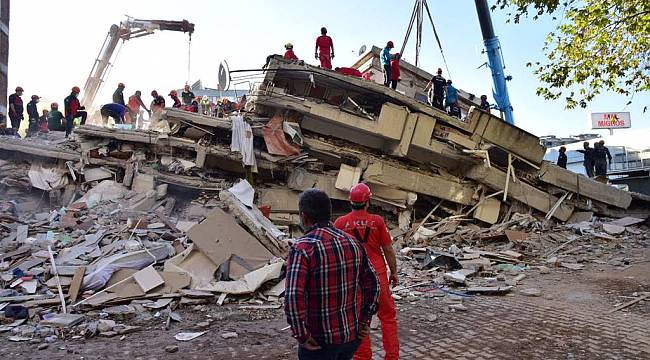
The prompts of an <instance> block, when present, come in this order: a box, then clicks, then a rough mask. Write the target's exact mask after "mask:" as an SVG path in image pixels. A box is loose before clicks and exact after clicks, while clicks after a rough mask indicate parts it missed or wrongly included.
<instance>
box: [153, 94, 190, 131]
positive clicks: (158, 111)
mask: <svg viewBox="0 0 650 360" xmlns="http://www.w3.org/2000/svg"><path fill="white" fill-rule="evenodd" d="M187 88H188V89H189V87H187ZM183 93H184V92H183ZM151 97H153V101H151V106H150V107H149V108H150V109H151V117H150V121H151V124H152V125H155V124H156V123H157V122H158V120H160V117H161V116H162V111H163V109H164V108H165V98H164V97H162V96H160V95H158V92H157V91H156V90H153V91H152V92H151Z"/></svg>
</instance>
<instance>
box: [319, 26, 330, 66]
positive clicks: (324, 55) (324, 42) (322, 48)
mask: <svg viewBox="0 0 650 360" xmlns="http://www.w3.org/2000/svg"><path fill="white" fill-rule="evenodd" d="M320 34H321V35H320V36H319V37H318V38H316V48H315V50H314V56H315V57H316V59H318V60H320V67H322V68H323V69H331V68H332V59H334V42H332V38H331V37H329V36H327V29H326V28H324V27H322V28H320Z"/></svg>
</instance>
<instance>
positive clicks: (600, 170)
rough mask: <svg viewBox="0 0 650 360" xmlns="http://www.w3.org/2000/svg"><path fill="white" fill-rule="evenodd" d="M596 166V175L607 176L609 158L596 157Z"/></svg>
mask: <svg viewBox="0 0 650 360" xmlns="http://www.w3.org/2000/svg"><path fill="white" fill-rule="evenodd" d="M594 167H595V168H596V176H607V160H606V159H595V160H594Z"/></svg>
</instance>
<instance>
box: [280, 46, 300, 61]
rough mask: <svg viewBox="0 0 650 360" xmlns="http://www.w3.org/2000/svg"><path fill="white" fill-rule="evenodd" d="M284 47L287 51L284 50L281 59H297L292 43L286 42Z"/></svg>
mask: <svg viewBox="0 0 650 360" xmlns="http://www.w3.org/2000/svg"><path fill="white" fill-rule="evenodd" d="M284 49H285V50H287V51H285V52H284V56H283V57H282V58H283V59H285V60H295V61H298V57H297V56H296V53H294V52H293V44H292V43H286V44H285V45H284Z"/></svg>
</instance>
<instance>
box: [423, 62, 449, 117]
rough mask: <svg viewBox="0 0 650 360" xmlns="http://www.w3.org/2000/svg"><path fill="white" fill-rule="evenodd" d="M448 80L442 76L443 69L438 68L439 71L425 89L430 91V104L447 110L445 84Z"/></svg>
mask: <svg viewBox="0 0 650 360" xmlns="http://www.w3.org/2000/svg"><path fill="white" fill-rule="evenodd" d="M446 85H447V81H446V80H445V78H444V77H442V69H440V68H438V72H437V74H436V75H434V76H433V77H432V78H431V80H430V81H429V83H428V84H427V86H426V87H425V88H424V91H427V90H428V91H429V104H431V106H433V107H436V108H438V109H440V110H445V107H444V106H443V100H444V97H445V86H446Z"/></svg>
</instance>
